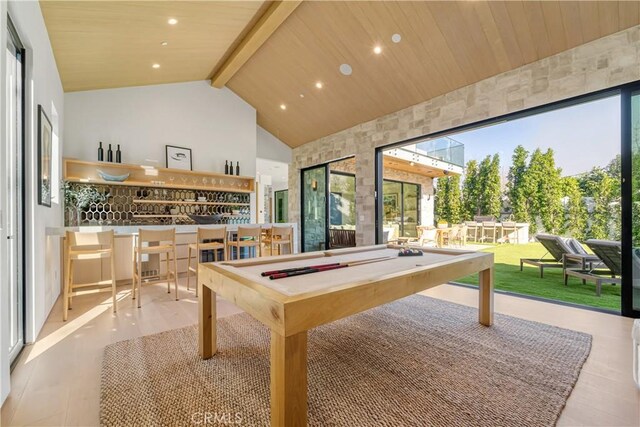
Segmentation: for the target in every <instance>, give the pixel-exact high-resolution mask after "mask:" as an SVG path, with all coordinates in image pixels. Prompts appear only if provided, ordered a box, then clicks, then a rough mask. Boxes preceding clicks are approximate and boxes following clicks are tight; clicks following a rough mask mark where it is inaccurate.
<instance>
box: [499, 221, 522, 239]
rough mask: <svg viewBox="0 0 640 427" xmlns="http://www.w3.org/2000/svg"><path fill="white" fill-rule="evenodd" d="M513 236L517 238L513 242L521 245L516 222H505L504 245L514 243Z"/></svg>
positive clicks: (503, 229)
mask: <svg viewBox="0 0 640 427" xmlns="http://www.w3.org/2000/svg"><path fill="white" fill-rule="evenodd" d="M511 235H513V236H515V238H514V239H513V240H515V241H516V243H520V241H519V236H518V227H517V226H516V223H515V222H514V221H505V222H503V223H502V241H503V242H504V243H507V241H509V243H513V242H512V241H511V240H512V239H511Z"/></svg>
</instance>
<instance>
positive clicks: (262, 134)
mask: <svg viewBox="0 0 640 427" xmlns="http://www.w3.org/2000/svg"><path fill="white" fill-rule="evenodd" d="M257 140H258V153H257V154H258V157H260V158H261V159H267V160H275V161H276V162H282V163H286V164H290V163H291V147H289V146H288V145H287V144H285V143H284V142H282V141H280V140H279V139H278V138H276V137H275V136H273V135H272V134H270V133H269V132H267V131H266V130H264V129H263V128H261V127H260V126H258V135H257Z"/></svg>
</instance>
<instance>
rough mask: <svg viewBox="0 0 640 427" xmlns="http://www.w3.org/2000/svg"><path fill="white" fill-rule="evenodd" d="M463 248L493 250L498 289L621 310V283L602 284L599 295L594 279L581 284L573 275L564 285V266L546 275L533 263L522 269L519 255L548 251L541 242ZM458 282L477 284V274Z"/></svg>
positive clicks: (539, 253) (523, 256) (551, 270)
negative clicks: (566, 284) (542, 274)
mask: <svg viewBox="0 0 640 427" xmlns="http://www.w3.org/2000/svg"><path fill="white" fill-rule="evenodd" d="M464 248H465V249H467V248H468V249H472V250H482V251H486V252H492V253H493V254H494V256H495V276H494V285H495V288H496V289H497V290H501V291H507V292H513V293H517V294H523V295H531V296H535V297H540V298H546V299H549V300H556V301H562V302H568V303H573V304H580V305H585V306H589V307H596V308H602V309H607V310H613V311H620V286H619V285H617V286H612V285H610V284H603V285H602V293H601V296H599V297H598V296H596V285H595V283H592V282H587V283H586V284H582V281H581V280H580V279H577V278H573V277H570V278H569V284H568V286H565V285H564V277H563V275H562V269H561V268H553V269H546V270H545V272H544V278H540V272H539V270H538V268H536V267H533V266H528V265H525V266H524V268H523V271H520V258H540V257H542V256H543V255H544V254H545V252H546V250H545V248H544V247H543V246H542V244H540V243H538V242H536V243H527V244H521V245H510V244H506V245H505V244H502V245H477V244H470V245H467V246H465V247H464ZM458 282H460V283H466V284H472V285H477V284H478V277H477V275H474V276H468V277H465V278H464V279H461V280H458Z"/></svg>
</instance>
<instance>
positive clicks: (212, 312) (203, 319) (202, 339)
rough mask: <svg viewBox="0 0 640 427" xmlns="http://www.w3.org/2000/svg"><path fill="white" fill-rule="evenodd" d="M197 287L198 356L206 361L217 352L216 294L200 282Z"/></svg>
mask: <svg viewBox="0 0 640 427" xmlns="http://www.w3.org/2000/svg"><path fill="white" fill-rule="evenodd" d="M197 286H198V322H199V328H198V331H199V334H198V344H199V345H198V347H199V349H200V356H201V357H202V358H203V359H208V358H210V357H212V356H213V355H214V354H216V351H218V348H217V343H216V293H215V292H213V291H212V290H211V288H209V287H207V286H206V285H204V284H203V283H202V282H199V283H198V284H197Z"/></svg>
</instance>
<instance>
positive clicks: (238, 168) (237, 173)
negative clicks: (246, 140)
mask: <svg viewBox="0 0 640 427" xmlns="http://www.w3.org/2000/svg"><path fill="white" fill-rule="evenodd" d="M236 175H238V176H240V162H236Z"/></svg>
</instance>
